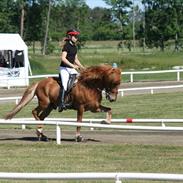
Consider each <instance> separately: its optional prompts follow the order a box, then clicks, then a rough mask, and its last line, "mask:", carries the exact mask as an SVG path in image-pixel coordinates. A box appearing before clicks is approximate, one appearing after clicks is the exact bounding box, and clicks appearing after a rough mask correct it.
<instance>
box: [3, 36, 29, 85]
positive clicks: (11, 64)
mask: <svg viewBox="0 0 183 183" xmlns="http://www.w3.org/2000/svg"><path fill="white" fill-rule="evenodd" d="M29 69H30V63H29V59H28V47H27V45H26V44H25V42H24V41H23V40H22V38H21V37H20V35H19V34H6V33H0V78H1V79H0V87H8V88H9V87H11V86H27V85H29V79H28V72H29Z"/></svg>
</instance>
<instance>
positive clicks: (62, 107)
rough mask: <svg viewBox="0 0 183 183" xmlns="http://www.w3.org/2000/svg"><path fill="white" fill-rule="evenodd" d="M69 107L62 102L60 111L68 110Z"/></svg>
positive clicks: (59, 107)
mask: <svg viewBox="0 0 183 183" xmlns="http://www.w3.org/2000/svg"><path fill="white" fill-rule="evenodd" d="M66 109H67V107H66V105H65V104H64V105H63V104H61V105H60V106H58V112H62V111H63V110H66Z"/></svg>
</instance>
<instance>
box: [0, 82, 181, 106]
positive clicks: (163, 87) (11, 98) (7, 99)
mask: <svg viewBox="0 0 183 183" xmlns="http://www.w3.org/2000/svg"><path fill="white" fill-rule="evenodd" d="M175 88H183V85H171V86H151V87H138V88H124V89H119V90H118V92H119V93H120V96H124V93H125V92H128V91H145V90H148V91H150V93H151V94H154V91H157V90H161V89H175ZM21 98H22V97H21V96H15V97H1V98H0V101H9V100H15V103H16V104H17V103H18V101H19V100H20V99H21ZM35 98H36V97H35Z"/></svg>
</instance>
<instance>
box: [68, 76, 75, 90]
mask: <svg viewBox="0 0 183 183" xmlns="http://www.w3.org/2000/svg"><path fill="white" fill-rule="evenodd" d="M76 77H77V74H70V76H69V81H68V84H67V89H68V91H69V90H70V89H71V88H72V87H73V85H74V82H75V80H76Z"/></svg>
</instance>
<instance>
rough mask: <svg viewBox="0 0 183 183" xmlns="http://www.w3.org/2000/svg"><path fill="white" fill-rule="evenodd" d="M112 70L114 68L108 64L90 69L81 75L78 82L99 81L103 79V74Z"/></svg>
mask: <svg viewBox="0 0 183 183" xmlns="http://www.w3.org/2000/svg"><path fill="white" fill-rule="evenodd" d="M111 69H112V66H110V65H106V64H101V65H98V66H91V67H88V68H86V69H85V70H83V71H82V72H81V73H80V76H79V78H78V81H80V82H81V83H86V82H90V81H96V80H98V79H101V77H102V74H103V73H106V71H109V70H111Z"/></svg>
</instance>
